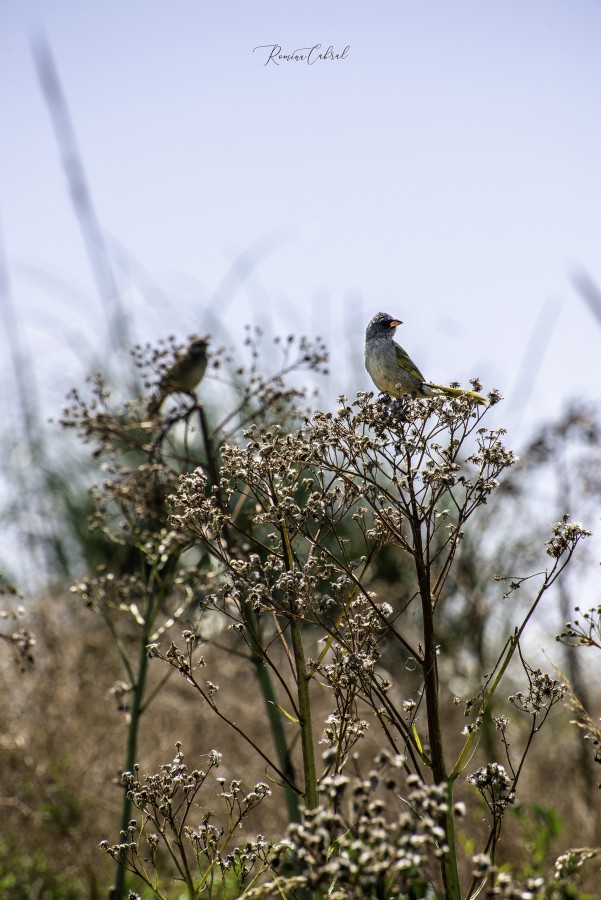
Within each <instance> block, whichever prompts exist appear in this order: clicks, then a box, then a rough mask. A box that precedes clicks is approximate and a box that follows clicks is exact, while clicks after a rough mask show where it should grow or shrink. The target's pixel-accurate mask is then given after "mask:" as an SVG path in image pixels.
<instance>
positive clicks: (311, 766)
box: [290, 619, 318, 809]
mask: <svg viewBox="0 0 601 900" xmlns="http://www.w3.org/2000/svg"><path fill="white" fill-rule="evenodd" d="M290 628H291V631H292V649H293V651H294V661H295V664H296V681H297V690H298V708H299V712H300V716H299V720H300V729H301V746H302V752H303V769H304V775H305V795H304V800H305V806H306V808H307V809H314V808H315V807H316V806H317V803H318V794H317V768H316V766H315V749H314V747H313V722H312V719H311V700H310V697H309V678H310V676H309V675H307V667H306V663H305V652H304V650H303V638H302V634H301V629H300V625H299V623H298V621H297V620H296V619H291V621H290Z"/></svg>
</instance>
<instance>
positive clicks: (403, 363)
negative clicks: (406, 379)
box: [394, 341, 425, 381]
mask: <svg viewBox="0 0 601 900" xmlns="http://www.w3.org/2000/svg"><path fill="white" fill-rule="evenodd" d="M394 349H395V350H396V361H397V362H398V364H399V366H400V367H401V369H404V370H405V371H406V372H409V374H410V375H413V377H414V378H417V380H418V381H425V378H424V376H423V375H422V373H421V372H420V370H419V369H418V368H417V366H416V365H415V363H414V362H413V361H412V360H411V358H410V357H409V356H408V355H407V354H406V353H405V351H404V350H403V348H402V347H399V345H398V344H397V343H396V341H395V344H394Z"/></svg>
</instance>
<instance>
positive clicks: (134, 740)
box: [110, 592, 154, 900]
mask: <svg viewBox="0 0 601 900" xmlns="http://www.w3.org/2000/svg"><path fill="white" fill-rule="evenodd" d="M153 606H154V597H153V594H152V592H149V593H148V595H147V600H146V610H145V615H144V627H143V628H142V631H141V632H140V646H139V649H138V654H139V655H138V674H137V678H136V679H135V681H134V684H133V685H132V697H131V710H130V720H129V729H128V735H127V751H126V755H125V769H124V771H125V772H131V771H133V767H134V765H135V763H136V755H137V752H138V734H139V729H140V718H141V715H142V708H143V702H144V692H145V690H146V676H147V672H148V653H147V651H146V646H147V644H148V642H149V640H150V632H151V629H152V612H153ZM131 811H132V803H131V800H130V799H129V797H128V796H127V794H126V793H124V794H123V805H122V807H121V829H120V830H121V831H124V832H127V828H128V825H129V822H130V819H131ZM124 892H125V869H124V868H123V866H122V865H121V861H120V859H117V869H116V873H115V886H114V888H113V889H112V891H111V895H110V896H111V900H123V897H124Z"/></svg>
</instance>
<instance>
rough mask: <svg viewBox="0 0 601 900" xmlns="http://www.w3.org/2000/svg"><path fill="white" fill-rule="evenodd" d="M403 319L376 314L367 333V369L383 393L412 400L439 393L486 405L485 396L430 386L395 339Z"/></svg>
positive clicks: (386, 314)
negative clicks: (407, 396) (412, 398)
mask: <svg viewBox="0 0 601 900" xmlns="http://www.w3.org/2000/svg"><path fill="white" fill-rule="evenodd" d="M402 324H403V323H402V322H401V320H400V319H393V317H392V316H389V315H388V313H383V312H380V313H377V315H375V316H374V317H373V319H372V320H371V321H370V323H369V325H368V326H367V330H366V332H365V368H366V369H367V371H368V372H369V374H370V375H371V378H372V381H373V383H374V384H375V386H376V387H377V388H378V390H380V391H385V392H386V393H387V394H390V396H391V397H401V396H402V395H403V394H411V395H412V396H413V397H435V396H436V394H437V393H439V394H440V393H442V394H445V395H446V396H447V397H463V396H466V397H469V398H470V400H472V401H473V402H474V403H480V404H486V400H485V399H484V397H481V396H480V394H475V393H474V392H473V391H464V390H462V389H461V388H451V387H441V386H440V385H439V384H429V383H427V382H426V380H425V378H424V376H423V375H422V373H421V372H420V370H419V369H418V368H417V366H416V365H415V363H414V362H413V360H412V359H411V358H410V357H409V355H408V354H407V353H405V351H404V350H403V348H402V347H399V345H398V344H397V343H396V341H394V340H393V338H394V333H395V331H396V328H397V325H402Z"/></svg>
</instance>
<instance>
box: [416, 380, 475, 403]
mask: <svg viewBox="0 0 601 900" xmlns="http://www.w3.org/2000/svg"><path fill="white" fill-rule="evenodd" d="M428 387H429V388H433V389H434V390H435V391H440V392H441V394H445V395H446V396H447V397H469V399H470V400H471V401H472V403H478V404H479V405H480V406H486V404H487V402H488V401H487V400H486V399H485V398H484V397H481V396H480V394H476V393H475V392H474V391H464V390H463V388H451V387H442V385H440V384H428Z"/></svg>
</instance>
